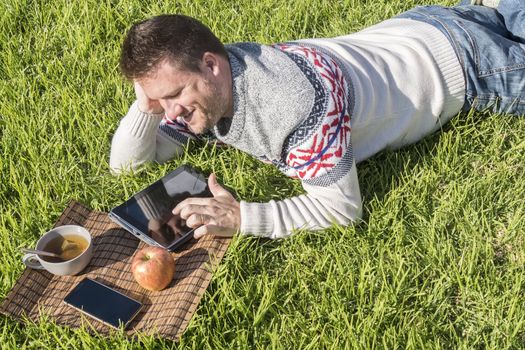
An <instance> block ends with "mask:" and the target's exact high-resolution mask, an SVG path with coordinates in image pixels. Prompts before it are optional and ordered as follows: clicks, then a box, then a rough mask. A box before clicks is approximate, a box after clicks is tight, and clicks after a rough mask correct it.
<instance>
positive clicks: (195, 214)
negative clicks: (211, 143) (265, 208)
mask: <svg viewBox="0 0 525 350" xmlns="http://www.w3.org/2000/svg"><path fill="white" fill-rule="evenodd" d="M208 187H209V188H210V191H211V193H212V194H213V197H211V198H187V199H185V200H183V201H182V202H180V203H179V204H178V205H177V206H176V207H175V208H174V209H173V214H174V215H180V217H181V218H182V219H183V220H186V225H187V226H188V227H191V228H195V227H197V229H196V230H195V231H194V233H193V236H194V237H195V238H200V237H202V236H204V235H206V234H212V235H216V236H222V237H231V236H233V235H234V234H235V232H237V231H238V230H239V228H240V227H241V205H240V203H239V202H237V200H235V198H234V197H233V196H232V194H231V193H230V192H228V191H227V190H226V189H224V188H223V187H222V186H221V185H219V183H218V182H217V177H216V176H215V174H211V175H210V177H209V178H208Z"/></svg>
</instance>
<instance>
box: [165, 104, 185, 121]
mask: <svg viewBox="0 0 525 350" xmlns="http://www.w3.org/2000/svg"><path fill="white" fill-rule="evenodd" d="M164 111H165V112H166V116H167V117H168V119H171V120H175V119H176V118H177V117H179V116H184V115H185V114H186V113H188V111H187V109H186V108H184V106H182V105H180V104H178V103H168V104H167V106H166V107H164Z"/></svg>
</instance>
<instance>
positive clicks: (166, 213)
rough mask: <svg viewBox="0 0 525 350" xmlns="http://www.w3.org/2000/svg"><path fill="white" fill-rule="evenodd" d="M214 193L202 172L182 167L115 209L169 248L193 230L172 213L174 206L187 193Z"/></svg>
mask: <svg viewBox="0 0 525 350" xmlns="http://www.w3.org/2000/svg"><path fill="white" fill-rule="evenodd" d="M211 196H212V194H211V193H210V191H209V189H208V185H207V182H206V179H205V178H204V176H202V174H199V173H197V172H195V171H192V170H191V168H189V167H181V168H177V169H176V170H174V171H172V172H171V173H169V174H168V175H166V176H164V177H163V178H162V179H160V180H158V181H156V182H155V183H153V184H152V185H150V186H149V187H147V188H146V189H144V190H142V191H140V192H139V193H137V194H135V195H134V196H133V197H131V198H130V199H129V200H127V201H126V202H125V203H124V204H122V205H120V206H118V207H116V208H114V209H113V213H114V214H116V215H117V216H118V217H119V218H120V219H121V220H124V221H125V222H126V223H128V224H131V225H132V226H133V227H135V228H137V229H138V230H139V231H140V232H141V233H142V234H145V235H147V236H148V237H149V238H150V239H153V240H154V241H155V242H156V243H158V244H160V245H161V246H163V247H166V248H167V247H170V246H171V245H173V244H174V243H175V241H177V239H178V238H180V237H182V236H184V234H185V233H188V232H189V231H192V229H191V228H189V227H187V226H186V224H185V222H184V220H182V219H181V218H180V217H178V216H175V215H173V214H172V212H171V211H172V210H173V209H174V208H175V206H176V205H177V204H179V203H180V202H181V201H183V200H184V199H186V198H188V197H211Z"/></svg>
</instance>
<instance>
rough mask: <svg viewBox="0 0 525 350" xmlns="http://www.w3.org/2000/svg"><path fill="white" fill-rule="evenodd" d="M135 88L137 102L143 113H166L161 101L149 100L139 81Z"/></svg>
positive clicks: (135, 83) (134, 84)
mask: <svg viewBox="0 0 525 350" xmlns="http://www.w3.org/2000/svg"><path fill="white" fill-rule="evenodd" d="M133 86H134V87H135V95H137V101H138V103H139V109H140V111H141V112H143V113H148V114H159V113H164V108H162V106H161V105H160V103H159V101H157V100H151V99H150V98H148V96H146V94H145V93H144V90H143V89H142V86H140V84H139V83H138V82H137V81H135V82H134V83H133Z"/></svg>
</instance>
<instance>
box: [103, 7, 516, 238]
mask: <svg viewBox="0 0 525 350" xmlns="http://www.w3.org/2000/svg"><path fill="white" fill-rule="evenodd" d="M470 3H471V1H463V2H462V3H461V4H460V5H458V6H456V7H451V8H446V7H440V6H429V7H418V8H415V9H413V10H411V11H408V12H405V13H403V14H401V15H399V16H397V17H395V18H393V19H390V20H387V21H384V22H382V23H379V24H377V25H374V26H372V27H370V28H367V29H365V30H362V31H360V32H358V33H354V34H350V35H346V36H341V37H337V38H331V39H306V40H298V41H292V42H286V43H279V44H275V45H270V46H267V45H259V44H256V43H235V44H231V45H226V46H224V45H223V44H222V43H221V42H220V41H219V40H218V39H217V38H216V36H215V35H214V34H213V33H212V32H211V31H210V30H209V29H208V28H207V27H205V26H204V25H203V24H201V23H200V22H198V21H197V20H195V19H193V18H189V17H186V16H181V15H164V16H157V17H153V18H151V19H148V20H146V21H143V22H140V23H137V24H135V25H134V26H133V27H132V28H131V29H130V31H129V32H128V34H127V36H126V38H125V40H124V43H123V47H122V54H121V61H120V67H121V70H122V73H123V74H124V76H125V77H127V78H128V79H130V80H131V81H132V82H133V83H134V86H135V92H136V96H137V101H136V102H135V103H134V104H133V105H132V106H131V108H130V110H129V112H128V114H127V115H126V116H125V117H124V118H123V119H122V121H121V123H120V125H119V127H118V129H117V131H116V134H115V135H114V137H113V141H112V148H111V158H110V165H111V167H112V169H113V170H114V171H116V172H120V171H123V170H126V169H130V168H136V167H138V166H140V165H141V164H143V163H145V162H149V161H158V162H163V161H166V160H168V159H170V158H172V157H175V156H177V155H178V154H180V151H181V150H183V148H184V146H185V145H186V142H187V140H188V138H190V137H193V136H194V135H204V136H205V137H207V138H212V139H216V140H219V141H221V142H223V143H225V144H229V145H232V146H234V147H236V148H238V149H240V150H242V151H245V152H247V153H249V154H251V155H253V156H255V157H257V158H258V159H260V160H262V161H264V162H270V163H272V164H274V165H275V166H277V167H278V168H279V169H280V170H281V171H282V172H283V173H285V174H286V175H288V176H291V177H296V178H299V179H300V180H301V181H302V185H303V187H304V189H305V191H306V193H307V194H305V195H301V196H297V197H293V198H289V199H286V200H283V201H270V202H268V203H248V202H245V201H241V202H240V203H239V202H237V201H236V200H235V199H234V198H233V197H232V196H231V195H230V194H229V193H228V192H227V191H225V190H224V189H222V188H221V187H220V186H219V185H218V184H217V182H216V178H215V176H214V175H212V176H210V179H209V185H210V188H211V191H212V193H213V194H214V197H213V198H205V199H203V198H190V199H187V200H185V201H183V202H181V203H180V204H179V205H177V206H176V207H175V208H174V214H175V215H180V216H181V217H182V218H183V219H185V220H186V224H187V225H188V226H190V227H199V228H198V229H197V230H196V231H195V236H196V237H197V238H198V237H200V236H202V235H204V234H207V233H210V234H217V235H232V234H234V233H235V232H237V231H240V232H242V233H247V234H254V235H259V236H266V237H271V238H278V237H283V236H286V235H289V234H290V233H291V231H292V230H293V229H294V228H308V229H318V228H323V227H327V226H329V225H331V224H332V223H334V222H337V223H339V224H342V225H345V224H348V223H350V222H352V221H355V220H356V219H358V218H359V217H360V216H361V211H362V209H361V208H362V206H361V195H360V191H359V184H358V180H357V172H356V165H355V164H356V163H358V162H359V161H362V160H364V159H366V158H368V157H370V156H372V155H374V154H376V153H377V152H379V151H381V150H384V149H392V148H399V147H401V146H404V145H407V144H410V143H413V142H415V141H418V140H420V139H422V138H423V137H425V136H426V135H428V134H430V133H432V132H434V131H436V130H438V129H440V128H441V127H442V126H443V124H444V123H446V122H447V121H448V120H449V119H450V118H452V117H453V116H455V115H457V114H458V113H459V112H460V111H468V110H470V109H471V108H475V109H477V110H490V111H493V112H497V113H512V114H524V113H525V20H524V18H525V2H523V1H521V0H501V1H499V4H498V1H494V0H493V1H490V4H487V1H485V6H483V4H482V3H483V1H472V3H476V5H474V4H470ZM489 5H490V6H489ZM201 137H202V136H201Z"/></svg>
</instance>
